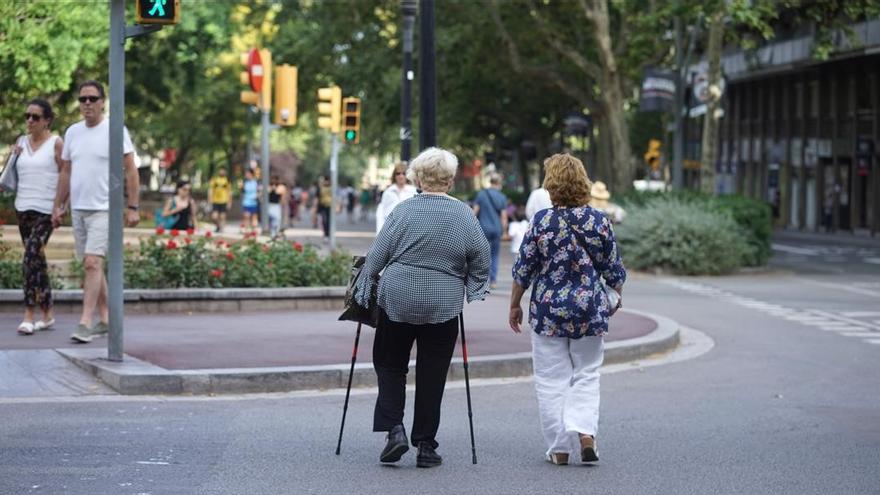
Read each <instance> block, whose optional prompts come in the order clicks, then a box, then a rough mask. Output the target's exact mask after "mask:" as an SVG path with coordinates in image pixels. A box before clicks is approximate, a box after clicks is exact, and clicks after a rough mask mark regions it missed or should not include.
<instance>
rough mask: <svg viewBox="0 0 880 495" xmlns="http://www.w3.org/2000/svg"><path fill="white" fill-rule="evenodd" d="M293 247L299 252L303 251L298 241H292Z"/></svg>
mask: <svg viewBox="0 0 880 495" xmlns="http://www.w3.org/2000/svg"><path fill="white" fill-rule="evenodd" d="M293 249H295V250H297V251H299V252H300V253H301V252H303V245H302V244H300V243H298V242H294V243H293Z"/></svg>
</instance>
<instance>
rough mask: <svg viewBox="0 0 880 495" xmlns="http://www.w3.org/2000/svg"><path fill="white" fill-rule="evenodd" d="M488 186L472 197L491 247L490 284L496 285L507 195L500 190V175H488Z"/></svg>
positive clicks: (504, 227) (505, 220) (493, 286)
mask: <svg viewBox="0 0 880 495" xmlns="http://www.w3.org/2000/svg"><path fill="white" fill-rule="evenodd" d="M489 186H490V187H489V188H488V189H483V190H481V191H480V192H479V193H477V197H476V198H475V199H474V206H473V208H474V214H475V215H477V219H478V220H479V221H480V227H482V228H483V233H484V234H485V235H486V239H487V240H488V241H489V247H490V248H491V249H492V267H491V269H490V270H489V282H490V286H491V287H492V288H493V289H494V288H496V287H497V285H498V258H499V256H500V255H501V236H502V234H504V233H505V232H507V196H505V195H504V193H502V192H501V176H500V175H498V174H497V173H492V174H491V175H489Z"/></svg>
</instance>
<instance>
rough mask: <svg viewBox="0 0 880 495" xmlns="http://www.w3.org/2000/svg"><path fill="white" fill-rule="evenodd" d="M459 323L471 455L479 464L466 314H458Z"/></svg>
mask: <svg viewBox="0 0 880 495" xmlns="http://www.w3.org/2000/svg"><path fill="white" fill-rule="evenodd" d="M458 322H459V326H460V327H461V358H462V361H463V362H464V390H465V392H466V393H467V403H468V423H469V424H470V428H471V455H472V456H473V457H472V460H471V462H472V463H473V464H476V463H477V448H476V447H475V446H474V411H473V409H472V408H471V380H470V378H469V377H468V360H467V341H466V340H465V338H464V312H462V313H459V314H458Z"/></svg>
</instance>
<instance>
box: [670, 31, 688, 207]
mask: <svg viewBox="0 0 880 495" xmlns="http://www.w3.org/2000/svg"><path fill="white" fill-rule="evenodd" d="M683 29H684V28H683V27H682V25H681V17H679V16H676V17H675V105H674V108H673V119H674V123H675V132H674V137H673V143H672V146H673V148H672V188H673V189H675V190H681V188H682V186H683V185H684V163H683V161H682V160H683V158H684V156H683V155H684V130H683V126H684V121H683V118H682V115H681V113H682V111H683V107H684V91H685V88H684V77H683V76H682V71H683V70H684V67H683V65H684V46H683V45H684V39H683V38H684V33H683Z"/></svg>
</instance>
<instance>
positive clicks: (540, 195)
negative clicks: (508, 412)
mask: <svg viewBox="0 0 880 495" xmlns="http://www.w3.org/2000/svg"><path fill="white" fill-rule="evenodd" d="M552 207H553V202H552V201H550V193H549V192H547V190H546V189H544V188H543V187H539V188H537V189H535V190H534V191H532V193H531V194H529V199H528V200H526V220H528V221H529V222H531V221H532V218H534V217H535V213H538V212H539V211H541V210H546V209H547V208H552Z"/></svg>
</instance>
